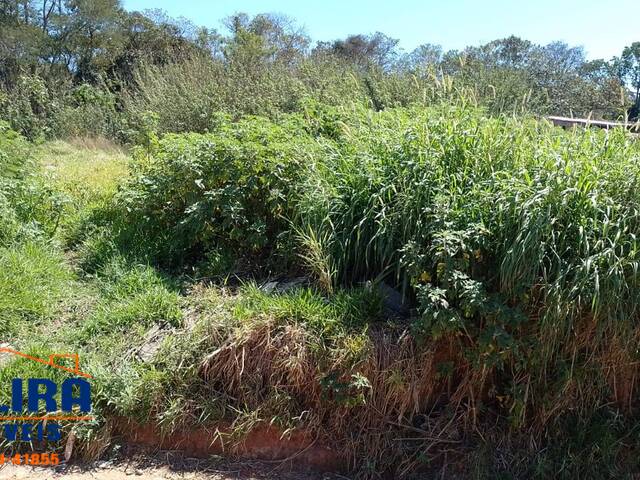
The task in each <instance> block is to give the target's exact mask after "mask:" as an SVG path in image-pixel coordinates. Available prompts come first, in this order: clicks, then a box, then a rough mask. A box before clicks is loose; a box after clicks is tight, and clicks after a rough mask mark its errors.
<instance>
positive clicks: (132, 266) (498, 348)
mask: <svg viewBox="0 0 640 480" xmlns="http://www.w3.org/2000/svg"><path fill="white" fill-rule="evenodd" d="M443 88H444V87H443ZM439 95H441V94H439ZM454 97H455V93H454V91H453V90H451V93H450V94H446V95H443V96H441V100H440V102H439V104H438V105H437V106H433V107H431V108H424V107H417V106H414V107H407V108H403V107H397V108H393V109H386V110H384V111H381V112H374V111H372V110H370V109H367V108H365V107H362V106H360V105H359V104H358V103H357V102H356V103H354V104H353V105H352V106H351V107H348V108H347V107H331V106H327V105H323V104H319V103H313V102H310V103H307V104H306V105H305V108H304V110H303V111H302V112H301V113H293V114H289V115H280V116H279V118H278V119H271V120H269V119H267V118H263V117H255V116H253V117H251V116H249V117H243V118H241V119H232V118H230V117H229V116H227V115H225V114H218V115H217V116H216V119H215V125H216V126H215V128H212V129H211V130H210V131H209V133H206V134H196V133H186V134H169V135H163V136H160V137H158V136H157V135H156V133H155V132H154V131H151V132H150V134H149V135H147V137H146V140H145V141H143V142H142V143H141V144H140V145H139V146H138V147H136V148H135V149H134V152H133V155H132V156H131V157H130V159H129V158H128V157H126V156H125V154H124V153H123V152H122V150H120V149H119V148H118V147H116V146H114V145H112V144H109V143H105V142H104V141H101V142H102V143H100V142H98V143H96V142H95V141H94V142H93V143H92V142H88V141H85V142H84V143H79V141H77V140H76V143H75V144H70V143H65V142H57V143H54V144H47V145H45V146H40V147H34V146H30V145H29V144H28V143H26V142H25V140H24V139H22V138H21V137H20V136H19V135H18V134H16V133H14V132H12V131H11V130H10V129H8V127H3V130H2V143H1V145H0V151H2V157H0V158H2V159H3V162H4V163H5V164H6V166H7V167H6V168H3V170H2V171H3V174H2V185H3V187H2V195H3V197H2V198H3V202H4V203H3V205H4V206H3V216H2V218H3V222H5V224H6V225H7V226H8V227H7V228H3V232H6V233H5V234H4V236H3V239H2V242H3V243H2V250H1V251H0V266H1V270H0V271H1V272H2V275H1V276H0V293H1V294H2V295H1V297H2V300H0V302H1V303H0V306H1V307H2V308H1V309H0V311H1V312H2V314H1V316H0V320H1V321H2V325H3V327H2V328H3V329H2V331H3V337H2V340H3V342H6V343H8V344H10V345H11V346H13V347H14V348H19V349H21V350H23V351H26V352H30V353H32V354H35V355H40V356H43V357H45V358H46V357H47V356H48V354H49V353H54V352H56V351H57V350H60V349H63V350H65V351H66V350H69V349H72V350H74V351H78V352H79V353H80V354H81V355H82V358H83V359H84V360H83V362H86V366H85V368H86V369H87V370H88V371H89V372H90V373H91V374H92V375H94V377H95V379H94V380H93V384H94V392H95V393H94V395H95V405H96V412H95V413H96V416H97V419H96V421H94V422H92V423H91V424H89V425H85V426H83V427H82V428H80V429H78V428H76V434H77V435H79V436H80V438H81V439H84V440H83V441H84V442H85V443H84V445H85V447H84V448H83V449H81V451H82V452H84V454H85V455H87V456H96V455H100V454H101V453H102V452H103V451H104V449H105V448H106V447H107V445H108V443H109V435H108V433H109V428H110V427H109V425H111V423H110V422H111V420H110V419H113V418H115V417H116V416H124V417H127V418H133V419H136V420H137V421H139V422H150V423H152V424H156V425H158V426H159V427H161V428H162V430H163V431H164V432H171V431H175V430H180V429H184V428H186V427H188V426H190V425H216V424H219V423H221V422H222V423H223V424H226V425H231V427H230V432H231V433H230V435H231V437H229V438H226V440H225V442H231V443H230V444H233V443H234V442H235V441H237V440H239V439H241V438H242V437H243V435H245V434H246V433H248V432H250V431H251V429H252V428H255V427H256V426H259V425H266V424H270V425H276V426H277V427H278V428H280V429H281V430H282V431H290V429H303V430H305V431H308V432H311V433H312V435H313V437H314V438H317V441H318V442H320V443H324V444H327V445H333V446H336V447H338V448H337V449H338V451H340V452H348V453H347V458H346V460H348V464H349V465H350V467H351V468H353V469H354V470H355V471H357V472H359V473H361V474H363V475H365V476H371V475H375V474H380V473H382V472H385V471H387V472H393V474H394V475H397V476H405V477H406V476H411V475H414V474H416V473H417V472H420V471H425V470H427V471H428V470H434V471H435V470H438V469H441V468H447V469H454V470H455V471H456V472H458V474H459V475H461V476H464V477H469V478H471V477H487V478H489V477H493V476H495V475H503V476H507V477H509V476H512V477H518V478H520V477H536V478H544V477H545V476H547V475H549V474H550V472H554V474H557V475H559V476H561V477H567V478H569V477H573V476H576V475H578V476H579V475H585V474H586V472H587V471H588V473H589V475H596V476H602V477H606V476H608V475H613V474H616V473H620V472H630V471H634V470H635V469H636V467H637V465H635V463H634V462H635V460H634V458H636V457H637V456H634V455H633V454H632V453H630V452H635V451H637V449H638V448H639V447H640V445H638V443H637V442H636V439H635V437H636V435H635V428H636V427H635V425H636V422H637V404H638V399H637V394H636V389H635V388H634V385H635V382H636V369H635V362H636V360H635V359H636V356H637V352H636V350H637V348H636V343H637V338H638V329H637V325H636V323H637V322H636V315H637V311H638V307H639V305H638V302H639V298H640V297H639V296H638V293H637V292H638V284H637V265H638V255H639V253H638V251H639V250H638V248H637V245H636V237H637V236H638V233H639V232H638V229H639V228H640V224H638V222H637V221H636V220H637V217H638V214H637V212H638V210H639V206H638V205H637V203H638V200H637V198H640V197H639V195H638V192H637V185H638V174H639V173H640V172H639V170H638V165H639V161H640V145H639V144H638V142H637V141H636V140H634V138H633V137H631V136H629V135H628V134H626V133H625V132H624V131H622V130H620V131H618V130H616V131H611V132H602V131H592V130H586V131H581V130H573V131H569V132H565V131H563V130H559V129H556V128H554V127H551V126H550V125H548V124H547V123H545V122H544V121H542V122H541V121H537V120H534V119H530V118H528V119H524V120H515V119H513V118H510V117H507V116H498V117H495V116H493V117H492V116H489V115H487V113H486V112H485V111H483V110H482V109H480V108H478V107H477V106H475V104H474V103H470V102H468V101H466V100H464V99H462V98H459V99H458V100H455V98H454ZM11 166H13V168H10V167H11ZM300 275H304V276H305V277H306V278H307V279H308V280H306V281H305V282H303V283H302V284H299V283H298V284H297V285H298V286H292V287H287V288H286V289H284V290H280V289H279V287H275V290H274V287H267V285H268V282H267V283H265V281H266V280H269V279H271V280H273V279H274V278H275V279H287V278H292V277H296V276H300ZM294 283H295V282H294ZM284 285H286V281H285V282H284ZM393 289H396V291H397V292H402V295H403V296H404V302H405V308H406V309H407V311H408V312H409V314H408V316H406V315H405V316H403V315H404V314H402V313H400V314H399V313H398V312H397V311H390V310H389V307H388V302H389V298H388V291H389V290H393ZM398 315H399V316H398ZM25 372H34V373H35V372H37V374H38V375H40V376H42V375H59V373H55V372H54V373H47V372H46V371H40V369H39V368H38V367H37V366H35V367H34V366H33V365H31V364H27V363H25V362H24V361H22V360H16V361H12V362H10V363H9V364H6V365H5V366H4V367H3V369H2V375H3V377H2V378H11V377H12V376H14V375H17V374H18V373H20V374H23V373H25ZM69 428H71V426H68V427H65V431H66V430H68V429H69ZM603 431H606V432H607V434H606V435H603V434H601V433H602V432H603ZM91 445H93V447H91ZM96 445H97V446H96ZM487 452H490V453H487ZM462 458H465V459H467V460H469V459H474V460H473V461H471V462H469V461H465V462H462V461H461V459H462ZM585 469H586V470H585ZM594 472H595V473H594Z"/></svg>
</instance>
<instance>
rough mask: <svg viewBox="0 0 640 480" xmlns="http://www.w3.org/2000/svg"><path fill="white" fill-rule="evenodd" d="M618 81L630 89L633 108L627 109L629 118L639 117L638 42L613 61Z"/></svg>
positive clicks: (625, 49)
mask: <svg viewBox="0 0 640 480" xmlns="http://www.w3.org/2000/svg"><path fill="white" fill-rule="evenodd" d="M613 63H614V68H615V70H616V73H617V75H618V78H619V79H620V81H621V82H622V83H623V84H624V85H626V86H628V88H630V89H631V95H632V102H633V106H632V107H631V108H630V109H629V117H630V118H638V117H640V42H633V43H632V44H631V45H629V46H628V47H625V48H624V50H623V51H622V55H621V56H620V57H619V58H616V59H614V60H613Z"/></svg>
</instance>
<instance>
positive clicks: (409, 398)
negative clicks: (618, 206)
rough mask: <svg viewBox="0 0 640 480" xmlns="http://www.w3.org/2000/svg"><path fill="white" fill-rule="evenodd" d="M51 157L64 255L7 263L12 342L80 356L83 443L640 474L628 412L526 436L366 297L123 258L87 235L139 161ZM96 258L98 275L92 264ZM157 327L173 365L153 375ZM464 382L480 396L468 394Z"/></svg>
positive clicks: (59, 152) (565, 419)
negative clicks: (196, 444)
mask: <svg viewBox="0 0 640 480" xmlns="http://www.w3.org/2000/svg"><path fill="white" fill-rule="evenodd" d="M594 150H597V149H595V148H594ZM38 157H39V161H40V163H41V164H42V165H43V168H44V172H45V175H47V176H48V177H49V179H50V182H51V185H52V186H53V188H54V190H56V191H57V192H58V193H60V194H61V198H63V200H62V203H63V205H64V207H63V208H64V210H63V212H64V214H63V215H62V216H61V222H60V224H59V226H58V229H57V231H56V234H55V235H54V238H53V240H50V241H43V240H38V239H35V240H33V241H28V242H21V243H19V244H17V245H14V246H8V247H3V248H1V249H0V272H2V273H1V274H0V312H1V316H0V321H2V322H3V327H4V328H3V336H2V339H1V340H2V341H4V342H7V343H9V344H11V345H12V346H14V347H16V348H19V349H21V350H23V351H27V352H30V353H33V354H37V355H40V356H43V357H46V356H47V355H48V354H49V353H53V352H60V351H77V352H79V353H81V355H82V357H83V367H84V369H86V370H87V371H89V372H90V373H91V374H93V375H94V376H95V381H94V392H95V395H96V406H97V411H96V414H97V420H96V422H95V424H94V425H91V426H89V427H90V428H83V429H82V431H78V432H77V433H78V435H80V436H81V438H85V439H91V438H95V436H96V435H97V433H98V432H100V431H101V428H103V425H104V420H105V418H108V417H109V416H112V415H116V414H117V415H126V416H130V417H133V418H136V419H139V420H142V421H151V422H154V423H157V424H159V425H161V426H162V427H163V428H165V429H167V430H171V429H174V428H180V427H184V426H186V425H190V424H193V423H199V422H205V423H206V422H212V423H215V422H216V421H218V420H221V419H224V420H227V421H230V422H232V423H233V425H234V431H235V432H236V433H237V436H238V437H241V435H242V434H243V433H244V432H247V431H249V430H250V429H251V427H252V426H253V425H255V424H256V423H261V422H262V423H274V424H276V425H278V426H280V427H281V428H282V429H283V430H286V429H287V428H293V427H300V426H302V427H305V428H308V429H310V430H311V431H312V432H314V433H315V434H316V435H317V437H318V438H319V439H320V441H326V442H328V443H332V444H336V445H338V446H339V448H341V449H343V450H345V451H348V452H350V455H351V456H352V458H351V460H353V461H354V464H355V465H357V466H358V467H359V468H361V469H362V471H363V472H365V473H366V472H367V471H369V472H373V471H381V470H384V469H386V468H389V467H390V466H393V467H395V468H397V472H400V473H403V472H410V471H412V470H413V469H414V468H416V467H418V466H422V467H425V466H426V467H429V466H430V465H437V466H441V465H442V464H447V463H453V464H458V465H462V464H463V463H466V464H467V466H465V467H464V468H462V471H463V472H464V473H466V474H467V475H469V476H478V477H491V476H495V475H497V474H502V475H504V476H505V478H510V477H511V476H515V477H522V476H526V477H532V476H533V477H535V476H538V477H541V478H544V477H546V476H548V475H550V474H551V473H556V474H559V475H560V476H566V477H567V478H570V477H571V476H575V475H584V474H586V473H587V472H588V473H589V474H592V475H596V476H598V475H602V476H605V475H608V474H614V473H616V472H620V471H628V470H629V469H630V468H634V465H635V464H634V460H633V458H634V454H633V452H635V451H637V449H638V445H637V442H636V441H635V437H636V436H637V435H635V433H634V432H635V427H634V425H635V424H634V423H633V422H631V421H630V420H625V419H624V418H625V417H623V416H622V414H620V413H618V411H617V410H615V409H610V408H608V406H606V405H604V406H603V407H602V408H600V409H599V410H598V411H596V412H595V414H594V413H589V415H582V414H581V412H577V414H576V415H572V414H571V413H569V414H567V415H563V416H562V417H561V418H559V419H558V420H557V422H554V423H553V425H552V426H551V428H549V429H547V430H546V431H545V433H544V435H543V437H541V436H540V435H538V434H537V433H536V432H533V433H531V435H529V434H528V433H525V434H522V432H521V431H520V432H518V431H517V430H515V433H513V432H514V431H511V430H510V429H509V425H508V422H509V421H511V420H512V419H513V418H516V419H517V418H519V417H520V415H519V413H518V411H515V414H514V410H513V409H515V408H517V405H516V404H515V403H514V404H512V405H508V404H505V405H506V406H505V408H504V409H503V411H505V412H507V413H506V414H505V415H504V416H503V417H500V418H495V417H494V416H493V415H494V414H493V411H494V410H488V409H487V406H486V405H484V404H483V403H482V401H480V403H479V404H474V403H473V402H474V401H475V400H477V399H480V400H482V398H483V394H482V393H480V394H477V393H476V395H475V396H474V395H473V392H471V393H469V391H470V390H473V389H474V388H475V387H476V385H475V384H474V383H473V382H474V381H478V379H477V378H475V377H473V376H466V377H465V375H466V374H467V373H469V372H471V373H472V371H471V369H468V370H467V371H465V368H467V367H468V365H469V364H468V363H467V362H466V360H465V359H463V358H462V357H461V356H460V355H459V354H458V353H456V352H455V351H453V350H452V345H453V343H452V341H451V340H450V339H447V338H446V336H445V338H444V339H443V340H441V341H438V342H434V343H432V344H429V345H427V346H426V347H425V348H418V347H416V346H415V345H414V344H413V342H412V341H411V340H410V339H409V338H408V337H407V336H406V335H405V334H404V333H403V332H404V330H405V329H404V327H403V326H398V325H393V324H384V322H383V321H381V320H382V319H381V310H380V303H379V299H378V298H377V297H376V295H374V294H371V293H368V292H367V291H366V290H364V289H359V290H358V289H356V290H352V291H342V290H339V291H338V292H337V294H336V295H333V296H331V297H329V299H327V298H325V296H323V295H321V294H319V293H316V292H313V291H310V290H305V289H303V290H298V291H295V292H292V293H289V294H284V295H265V294H264V293H262V292H261V291H260V290H258V289H257V288H255V287H254V286H251V285H247V286H244V287H242V288H240V289H239V290H237V289H229V288H225V287H224V286H206V285H199V284H193V283H192V282H190V281H189V279H188V278H183V277H180V278H175V277H174V278H172V277H168V276H166V275H165V274H163V273H161V272H159V271H157V270H156V269H154V268H153V267H152V266H150V265H148V264H145V263H140V262H139V261H135V260H134V261H132V260H131V259H130V258H127V257H126V256H123V255H122V252H119V251H118V250H117V248H115V247H114V248H111V247H110V245H111V244H110V238H109V232H105V231H101V230H100V229H99V228H97V229H96V231H95V232H92V233H91V234H89V235H86V234H83V235H78V233H77V232H78V231H79V230H82V229H86V228H87V225H91V224H92V222H93V219H94V217H93V216H92V215H94V212H96V211H98V212H99V211H100V210H101V208H102V207H103V206H104V205H105V204H106V203H107V202H108V201H109V198H110V197H111V196H112V195H113V194H114V193H115V192H116V187H117V185H118V184H119V183H120V181H121V180H122V179H123V178H124V177H126V175H127V155H126V154H125V153H123V152H121V151H120V150H118V149H116V148H113V147H111V146H109V145H100V146H95V145H78V144H76V145H71V144H68V143H65V142H55V143H53V144H46V145H43V146H41V147H40V148H39V151H38ZM367 198H368V197H367ZM372 198H373V197H372ZM363 201H365V202H366V201H367V199H366V198H365V199H363ZM352 204H353V203H352ZM347 205H349V203H347ZM81 237H82V238H86V240H85V242H84V244H82V243H77V241H76V239H77V238H81ZM88 244H90V245H88ZM69 245H70V246H71V248H67V247H64V248H63V246H69ZM96 251H99V252H102V253H103V255H102V256H101V257H100V258H99V259H98V260H96V259H95V258H93V257H92V258H89V259H88V258H87V255H95V252H96ZM87 252H89V253H87ZM87 265H89V266H90V267H91V268H87ZM319 277H320V275H319ZM154 327H156V328H158V329H159V331H160V332H161V333H160V341H159V342H158V348H159V350H158V352H156V353H155V354H154V355H152V356H151V358H150V359H147V360H142V359H141V356H144V355H143V354H142V353H141V348H142V347H143V345H145V344H146V343H149V341H148V340H149V338H148V337H147V335H148V332H149V331H151V330H152V329H153V328H154ZM151 343H155V341H153V342H151ZM452 365H454V366H456V367H457V374H456V375H452V374H451V371H450V368H451V366H452ZM18 374H20V375H29V374H31V375H38V376H42V375H56V373H52V372H50V371H47V370H46V369H45V370H42V369H38V368H37V367H34V366H33V364H31V363H26V362H22V361H14V362H12V363H10V364H9V365H5V367H4V368H3V369H1V370H0V384H6V381H7V379H9V378H12V377H14V376H16V375H18ZM461 378H462V379H465V381H468V384H466V385H464V384H463V385H462V386H460V385H458V386H456V385H455V384H456V382H458V381H460V379H461ZM463 383H464V382H463ZM525 383H526V382H525ZM580 388H582V387H580ZM465 389H466V390H465ZM443 392H445V395H453V402H452V403H451V404H447V403H446V402H444V401H443V399H442V395H443ZM489 394H490V392H489ZM517 394H518V395H520V394H525V393H524V392H517ZM584 394H585V395H587V394H592V392H584ZM2 395H6V394H5V393H4V392H0V396H2ZM456 395H458V397H456ZM515 395H516V393H515V392H514V396H515ZM4 400H5V398H4V397H0V401H4ZM502 401H504V402H509V399H508V398H506V399H500V398H498V399H497V400H496V402H502ZM456 402H457V405H455V403H456ZM452 405H453V407H452ZM549 409H550V411H553V406H552V405H551V406H549ZM425 412H427V413H425ZM629 418H632V417H629ZM409 419H410V420H409ZM409 421H411V424H408V422H409ZM399 424H401V425H402V426H399ZM356 431H357V432H358V435H354V432H356ZM469 432H470V433H469ZM474 432H477V434H476V433H474ZM480 432H482V433H480ZM407 437H410V438H411V439H410V440H406V441H398V438H407ZM416 439H419V441H416ZM434 439H437V440H434ZM531 439H534V444H533V446H532V444H531V443H530V441H531ZM535 442H542V443H541V444H540V445H541V446H540V447H539V446H537V445H536V444H535ZM427 447H428V448H427ZM425 448H426V450H425ZM94 453H95V452H94ZM363 458H365V459H366V461H363ZM460 459H465V461H464V462H460V463H458V460H460ZM617 469H620V470H617Z"/></svg>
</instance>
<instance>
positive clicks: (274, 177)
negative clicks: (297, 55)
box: [116, 117, 316, 264]
mask: <svg viewBox="0 0 640 480" xmlns="http://www.w3.org/2000/svg"><path fill="white" fill-rule="evenodd" d="M152 150H153V151H152V152H151V156H150V158H148V157H147V153H146V152H144V151H142V150H141V151H139V153H138V159H137V163H136V165H135V166H134V169H135V170H136V172H135V174H134V177H133V179H132V180H131V181H130V182H129V183H128V184H127V185H126V186H125V187H124V189H123V190H122V192H120V194H119V196H118V200H117V207H116V208H118V209H120V210H121V211H123V212H126V213H125V215H124V216H123V217H122V218H121V219H120V220H119V222H120V224H119V236H120V238H121V240H122V239H124V238H133V237H135V238H138V239H139V241H140V242H145V245H144V246H146V247H148V248H149V249H150V251H151V252H152V254H153V256H154V257H155V258H156V259H158V260H160V261H161V262H164V263H168V264H177V263H181V262H183V261H185V260H187V261H188V260H189V259H191V260H193V259H197V258H202V257H203V256H204V255H205V254H206V253H207V252H210V251H213V250H215V249H217V248H222V249H224V250H229V251H231V252H234V253H236V254H237V255H242V256H260V255H262V254H266V253H268V252H270V251H271V250H272V249H273V248H275V247H276V244H277V241H278V236H279V235H281V234H282V233H283V232H284V231H285V230H286V229H287V226H286V220H285V219H286V218H287V217H288V216H289V212H290V210H291V208H292V204H291V200H292V196H291V190H292V188H293V187H294V186H295V185H296V184H297V183H298V181H299V178H300V177H301V175H302V173H303V171H304V169H305V165H306V164H307V163H309V162H310V161H311V160H312V159H313V158H314V155H315V152H316V147H315V145H314V143H313V142H312V141H311V139H310V138H309V137H308V136H307V135H305V133H304V131H303V130H302V129H301V128H300V127H299V125H298V123H294V122H293V121H292V122H290V123H288V124H287V125H286V126H279V125H276V124H274V123H272V122H270V121H269V120H266V119H264V118H258V117H254V118H247V119H244V120H241V121H239V122H236V123H229V122H225V123H224V124H222V125H221V126H220V128H219V129H218V130H217V131H216V132H215V133H211V134H206V135H201V134H185V135H167V136H165V137H164V138H162V140H160V142H159V144H158V145H157V147H156V148H154V149H152ZM131 236H133V237H131ZM134 242H135V241H134Z"/></svg>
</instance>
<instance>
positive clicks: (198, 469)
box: [0, 461, 346, 480]
mask: <svg viewBox="0 0 640 480" xmlns="http://www.w3.org/2000/svg"><path fill="white" fill-rule="evenodd" d="M344 478H346V477H343V476H335V475H312V474H304V473H288V472H282V471H280V470H279V469H278V468H277V467H276V466H275V465H262V464H235V465H224V466H220V467H216V468H212V467H210V466H202V465H199V464H198V465H192V466H188V465H186V466H182V468H180V469H178V468H175V467H172V466H169V465H157V464H149V463H145V462H137V461H136V462H121V463H117V464H112V463H110V462H102V463H98V464H95V465H89V466H82V467H80V466H70V467H67V468H58V469H53V468H34V467H26V466H13V465H5V466H3V467H0V480H57V479H60V480H136V479H140V480H232V479H233V480H276V479H278V480H279V479H282V480H329V479H331V480H335V479H344Z"/></svg>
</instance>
